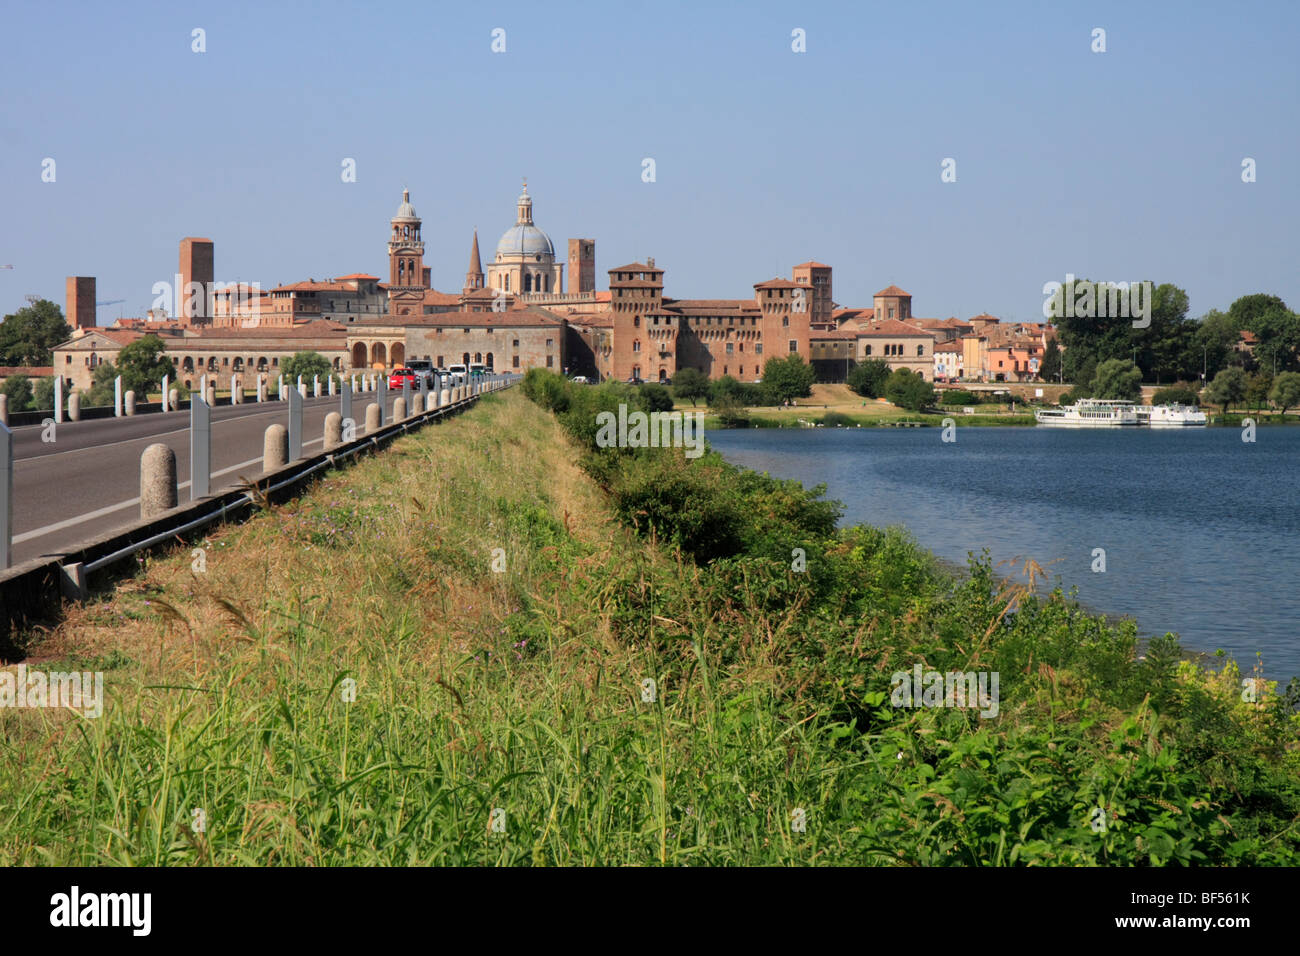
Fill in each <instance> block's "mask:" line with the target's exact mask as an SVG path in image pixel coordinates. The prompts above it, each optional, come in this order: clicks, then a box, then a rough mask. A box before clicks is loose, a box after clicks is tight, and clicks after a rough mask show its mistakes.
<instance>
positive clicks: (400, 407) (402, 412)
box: [393, 396, 406, 422]
mask: <svg viewBox="0 0 1300 956" xmlns="http://www.w3.org/2000/svg"><path fill="white" fill-rule="evenodd" d="M405 418H406V399H404V398H402V397H401V396H398V397H397V398H395V399H393V421H395V422H400V421H403V420H404V419H405Z"/></svg>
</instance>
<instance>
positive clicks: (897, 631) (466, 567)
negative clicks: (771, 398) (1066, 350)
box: [0, 375, 1300, 865]
mask: <svg viewBox="0 0 1300 956" xmlns="http://www.w3.org/2000/svg"><path fill="white" fill-rule="evenodd" d="M556 378H557V377H554V376H552V377H551V379H550V380H549V381H550V382H551V384H549V385H543V386H542V387H543V388H544V389H545V390H546V391H547V394H548V395H550V397H551V398H553V399H554V401H553V402H552V401H548V400H546V399H545V398H541V400H543V401H544V402H545V403H546V405H547V407H548V409H553V410H555V411H557V412H558V413H559V415H558V419H557V417H555V416H553V415H552V414H551V413H550V411H547V410H543V408H541V407H538V406H537V405H535V404H533V403H531V402H529V401H526V400H525V398H524V396H523V395H521V394H519V392H518V391H517V390H512V391H510V392H508V393H505V394H504V395H502V396H491V397H488V398H485V399H483V400H482V401H481V403H480V405H479V406H478V407H476V408H475V409H473V410H472V411H470V412H469V413H467V414H466V415H465V416H462V417H461V418H458V419H457V420H455V421H453V422H450V423H448V424H446V425H443V426H439V427H438V428H431V429H425V430H423V431H422V432H420V433H417V434H413V435H411V436H408V437H405V438H403V439H400V440H399V441H397V442H396V443H394V445H393V446H391V449H390V450H389V451H388V452H386V453H385V454H383V455H378V456H375V457H373V458H370V459H368V460H366V461H364V462H361V463H360V464H358V465H357V466H356V467H355V468H352V469H349V470H346V471H339V472H332V473H329V474H328V475H327V476H326V477H325V478H324V479H323V480H322V481H321V482H320V484H318V485H317V486H316V487H315V488H314V489H313V490H312V491H311V493H310V494H307V495H304V496H303V497H302V498H301V499H299V500H297V501H295V502H292V503H291V504H289V505H286V506H284V507H277V508H273V509H269V510H266V511H264V512H262V513H260V514H258V515H257V516H256V517H255V518H253V519H252V520H250V521H249V522H247V523H246V524H244V525H240V526H236V527H229V528H225V529H222V530H221V531H220V532H218V533H216V534H214V535H213V536H212V537H211V538H210V539H207V540H205V541H203V542H199V546H201V547H202V548H203V549H204V553H205V555H206V562H205V565H204V570H202V571H198V570H195V568H196V563H195V558H194V556H193V549H192V548H191V547H189V546H185V547H181V548H178V549H177V551H176V552H175V553H173V554H170V555H164V556H160V557H156V558H151V559H149V560H148V561H147V562H145V563H144V565H143V567H142V569H141V571H140V573H139V574H138V575H137V576H135V577H133V578H131V579H129V580H126V581H123V582H122V583H121V584H120V585H119V586H118V587H116V588H114V589H112V590H111V591H108V592H105V593H103V594H100V595H98V596H96V598H95V599H94V601H93V602H92V603H90V604H88V605H86V606H83V607H70V608H69V609H68V611H67V615H66V618H65V620H64V622H63V623H62V624H61V625H60V626H59V627H58V628H57V629H55V630H54V631H53V632H52V633H49V634H44V635H34V637H35V638H36V641H35V644H34V647H33V659H32V660H31V661H29V662H28V666H29V667H39V668H40V669H45V670H68V669H72V668H78V669H83V670H92V671H93V670H100V671H102V672H103V673H104V676H105V685H106V692H105V693H106V700H105V704H104V710H103V715H102V717H99V718H83V717H80V716H76V715H74V714H71V713H69V712H66V711H58V710H50V709H40V710H32V709H27V710H18V709H9V708H6V709H3V710H0V725H2V726H3V729H4V732H5V736H6V739H7V740H8V741H9V749H10V760H8V761H6V763H5V766H4V767H3V768H0V800H3V801H4V803H5V804H6V805H7V806H10V807H11V808H14V809H12V810H11V811H10V812H9V813H8V814H6V815H4V816H3V817H0V862H4V863H6V864H9V865H12V864H21V863H29V864H30V863H47V864H73V865H82V864H90V865H93V864H104V863H140V864H162V863H166V864H182V865H185V864H213V863H216V864H224V865H232V864H233V865H275V864H291V865H338V864H351V865H367V864H395V865H427V864H466V863H468V864H496V863H504V864H604V865H619V864H634V865H635V864H690V865H708V864H733V863H734V864H758V865H764V864H772V865H788V864H792V863H821V864H880V865H944V864H969V865H978V864H1011V863H1022V864H1028V863H1036V864H1055V865H1062V864H1081V863H1105V864H1130V863H1141V864H1147V863H1157V864H1164V863H1187V862H1212V863H1246V864H1250V863H1277V864H1288V863H1294V862H1295V861H1296V859H1297V858H1298V857H1300V840H1298V839H1297V836H1296V833H1295V829H1294V827H1295V824H1294V822H1293V821H1294V819H1295V816H1296V813H1297V804H1300V795H1298V794H1297V783H1296V776H1297V773H1296V769H1297V768H1296V752H1295V746H1294V745H1295V721H1294V719H1293V718H1292V717H1291V716H1289V711H1287V710H1286V709H1285V708H1284V707H1283V705H1282V702H1281V701H1280V699H1279V698H1277V697H1276V696H1272V695H1269V694H1262V696H1261V697H1260V699H1259V701H1258V702H1256V703H1253V704H1245V703H1243V702H1242V701H1241V700H1240V693H1239V691H1240V683H1239V677H1238V675H1237V673H1236V671H1235V668H1233V667H1232V666H1229V667H1228V668H1227V669H1225V671H1224V672H1223V673H1220V674H1215V673H1211V672H1208V671H1204V670H1201V669H1199V668H1195V667H1193V666H1191V665H1187V664H1181V663H1179V661H1178V660H1177V656H1176V654H1174V655H1173V656H1170V655H1171V654H1172V653H1173V652H1172V651H1171V649H1170V648H1168V647H1164V646H1162V647H1158V648H1157V649H1156V650H1157V653H1156V654H1154V655H1152V654H1148V655H1147V659H1146V660H1143V661H1139V660H1138V659H1137V654H1136V649H1135V648H1136V644H1135V639H1134V635H1133V631H1132V629H1131V628H1130V627H1128V626H1126V625H1124V624H1123V623H1121V624H1119V625H1111V624H1107V623H1106V622H1104V621H1101V620H1098V619H1097V618H1095V617H1093V616H1092V615H1089V614H1087V613H1086V612H1084V611H1082V610H1081V609H1079V608H1077V607H1076V606H1074V605H1073V604H1072V603H1071V602H1070V601H1069V600H1067V599H1065V598H1064V597H1062V596H1060V595H1054V596H1053V595H1042V594H1039V595H1034V594H1033V593H1031V585H1034V584H1037V583H1038V576H1039V572H1040V571H1041V569H1038V570H1035V569H1034V568H1032V567H1026V568H1024V569H1022V571H1023V572H1024V573H1022V574H1021V575H1020V578H1021V583H1020V585H1019V586H1017V585H1016V584H1014V583H1010V584H1007V583H1000V582H999V581H998V580H997V579H996V577H995V576H994V575H993V574H992V569H990V568H988V567H987V566H980V565H978V564H977V565H975V566H974V567H973V568H971V569H970V574H969V575H967V576H966V577H965V578H964V579H960V580H959V579H958V578H957V577H956V576H954V575H951V574H949V573H947V572H946V571H945V570H944V569H943V568H942V567H941V566H940V565H939V563H938V562H937V561H936V560H935V559H934V558H933V556H931V555H929V554H928V553H927V552H925V551H923V550H922V549H920V548H918V547H917V546H916V545H915V544H914V543H913V542H911V541H910V540H909V539H908V538H907V536H906V535H904V534H902V533H901V532H899V531H881V530H876V529H870V528H854V529H847V530H844V531H837V530H836V529H835V520H836V517H837V515H838V510H837V508H836V507H835V506H834V505H833V504H831V503H828V502H824V501H823V500H822V499H821V497H820V495H819V494H818V493H817V491H816V490H815V489H814V490H811V491H808V490H805V489H803V488H801V487H799V486H798V485H797V483H793V482H779V481H774V480H771V479H765V478H763V477H762V476H759V475H755V474H753V473H748V472H742V471H740V470H738V469H735V468H732V467H731V466H728V465H726V463H725V462H722V461H721V459H720V458H719V457H718V456H716V455H713V454H709V455H706V456H705V457H703V458H701V459H699V460H695V461H693V460H690V459H686V458H685V457H684V456H683V455H682V454H680V453H679V452H676V451H672V450H668V451H665V452H663V453H660V450H658V449H654V450H645V451H643V452H634V451H630V450H624V449H604V450H597V449H595V446H594V435H595V430H594V424H593V420H592V416H591V414H590V413H591V411H592V409H593V407H595V406H594V405H588V404H587V403H591V402H600V401H602V400H603V395H604V393H603V392H602V391H601V390H598V389H584V390H581V391H582V394H581V395H580V394H579V390H578V389H576V388H572V389H567V390H566V389H565V388H564V387H563V386H562V385H560V384H556V383H555V381H554V380H555V379H556ZM545 381H547V379H546V377H545V376H541V375H533V376H532V377H531V379H530V391H531V392H532V394H533V395H534V396H536V397H539V398H540V397H541V396H540V395H539V391H538V386H539V382H545ZM561 405H563V408H560V406H561ZM1026 575H1027V577H1026ZM916 666H920V667H921V668H922V669H923V670H926V671H929V670H931V669H933V670H934V671H938V672H944V671H949V670H961V671H971V672H972V673H974V672H980V673H984V674H991V673H997V674H999V675H1000V697H999V698H998V701H997V706H996V708H994V707H992V706H986V707H984V708H982V712H984V713H986V714H987V715H988V716H985V717H981V716H980V712H981V711H980V710H977V709H972V708H969V707H944V706H938V707H935V706H917V707H898V706H893V699H892V698H893V693H892V691H893V687H892V677H893V675H894V674H896V673H898V672H904V673H910V672H911V670H912V668H913V667H916ZM10 670H12V668H11V669H10ZM353 682H354V683H353ZM918 703H921V701H920V700H919V699H918ZM994 710H996V713H993V711H994ZM195 811H202V812H201V814H199V813H196V812H195ZM199 820H201V821H202V827H201V828H198V829H196V822H198V821H199ZM1098 822H1100V824H1101V827H1100V829H1098V828H1097V823H1098Z"/></svg>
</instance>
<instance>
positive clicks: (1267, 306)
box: [1228, 292, 1286, 332]
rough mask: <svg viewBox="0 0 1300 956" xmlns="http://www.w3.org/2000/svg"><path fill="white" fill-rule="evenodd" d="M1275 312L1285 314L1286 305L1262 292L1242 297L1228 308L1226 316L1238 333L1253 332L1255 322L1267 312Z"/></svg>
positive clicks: (1275, 297)
mask: <svg viewBox="0 0 1300 956" xmlns="http://www.w3.org/2000/svg"><path fill="white" fill-rule="evenodd" d="M1275 311H1281V312H1285V311H1286V303H1285V302H1283V301H1282V300H1281V299H1279V298H1278V297H1277V296H1275V295H1266V294H1265V293H1263V292H1256V293H1254V294H1253V295H1243V296H1242V297H1241V298H1239V299H1238V300H1237V301H1236V302H1234V303H1232V305H1230V306H1228V315H1229V316H1230V317H1231V318H1232V321H1233V324H1234V325H1235V326H1236V331H1238V332H1240V331H1241V330H1242V329H1250V330H1251V331H1252V332H1253V331H1255V320H1256V319H1258V318H1259V317H1260V316H1262V315H1264V314H1266V313H1268V312H1275Z"/></svg>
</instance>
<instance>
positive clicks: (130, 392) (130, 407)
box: [123, 388, 147, 450]
mask: <svg viewBox="0 0 1300 956" xmlns="http://www.w3.org/2000/svg"><path fill="white" fill-rule="evenodd" d="M123 404H124V405H125V406H126V413H127V414H128V415H134V414H135V389H133V388H129V389H127V391H126V399H125V400H124V401H123ZM146 450H147V449H146Z"/></svg>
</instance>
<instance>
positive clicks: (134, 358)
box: [115, 333, 176, 402]
mask: <svg viewBox="0 0 1300 956" xmlns="http://www.w3.org/2000/svg"><path fill="white" fill-rule="evenodd" d="M166 347H167V346H166V345H165V344H164V343H163V340H162V339H161V338H159V337H158V336H156V335H154V334H153V333H150V334H149V335H144V336H141V337H140V338H138V339H136V340H135V341H134V342H132V343H131V344H130V345H127V346H124V347H123V348H122V350H121V351H120V352H118V353H117V362H116V366H117V371H116V372H115V374H116V375H120V376H122V394H123V395H126V393H127V392H135V397H136V401H140V402H143V401H144V400H145V396H146V395H148V394H149V393H150V392H156V391H161V390H162V379H163V376H164V375H171V376H175V374H176V369H175V367H174V366H173V365H172V363H171V360H170V359H169V358H167V356H166V355H164V354H163V351H164V349H166Z"/></svg>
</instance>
